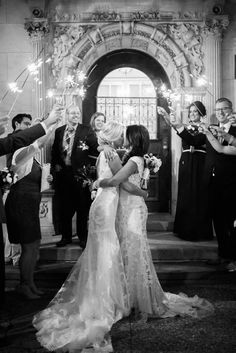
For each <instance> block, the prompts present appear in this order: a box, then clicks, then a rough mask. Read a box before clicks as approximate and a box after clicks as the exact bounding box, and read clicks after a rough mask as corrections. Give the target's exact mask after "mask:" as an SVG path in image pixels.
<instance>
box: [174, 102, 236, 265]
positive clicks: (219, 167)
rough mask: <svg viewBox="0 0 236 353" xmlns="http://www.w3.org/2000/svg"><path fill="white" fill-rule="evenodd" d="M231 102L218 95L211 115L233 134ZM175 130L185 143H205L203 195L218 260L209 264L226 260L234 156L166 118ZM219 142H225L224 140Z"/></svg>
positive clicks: (235, 180) (235, 185) (235, 191)
mask: <svg viewBox="0 0 236 353" xmlns="http://www.w3.org/2000/svg"><path fill="white" fill-rule="evenodd" d="M232 111H233V109H232V102H231V101H230V100H229V99H228V98H224V97H222V98H219V99H217V100H216V103H215V114H216V118H217V120H218V125H219V126H220V127H222V128H224V130H225V132H227V133H229V134H231V135H232V136H234V137H235V136H236V126H234V124H232V123H231V121H230V120H231V116H232ZM170 121H171V124H172V125H173V126H175V128H176V129H177V130H178V134H179V135H180V137H181V138H182V139H183V140H184V141H185V142H186V143H188V144H189V145H192V146H199V145H203V144H204V143H205V144H206V161H205V167H204V174H203V179H204V182H205V183H206V190H207V197H208V198H209V205H210V211H211V215H212V219H213V225H214V229H215V233H216V238H217V242H218V259H217V260H216V261H214V262H212V264H221V263H227V262H229V261H230V260H231V249H230V248H229V241H228V240H229V234H230V231H231V227H232V222H231V221H230V220H229V216H228V215H229V214H231V210H232V209H234V207H235V203H234V200H235V199H236V156H234V155H225V154H223V153H219V152H217V151H216V150H215V149H214V148H213V147H212V145H211V144H210V143H209V141H208V139H207V138H206V136H205V134H203V133H200V134H197V135H195V136H193V135H191V134H190V133H189V132H188V131H187V129H186V128H185V127H184V126H183V124H182V123H181V122H180V121H178V119H175V120H170ZM222 143H223V145H228V142H227V141H226V140H224V141H223V142H222Z"/></svg>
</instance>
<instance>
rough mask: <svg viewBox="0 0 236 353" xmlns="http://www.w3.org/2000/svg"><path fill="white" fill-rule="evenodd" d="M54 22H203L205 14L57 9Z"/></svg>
mask: <svg viewBox="0 0 236 353" xmlns="http://www.w3.org/2000/svg"><path fill="white" fill-rule="evenodd" d="M50 17H51V19H52V22H70V23H73V22H77V23H78V22H80V23H92V22H94V23H109V22H120V21H135V22H139V21H141V22H146V21H147V22H163V21H164V22H166V21H178V22H185V21H195V22H196V21H202V20H203V19H204V17H205V13H202V12H197V11H186V12H183V13H181V12H176V11H157V10H147V11H127V12H116V11H96V12H84V13H81V12H78V11H76V12H65V11H64V9H62V8H60V7H56V8H55V10H51V11H50Z"/></svg>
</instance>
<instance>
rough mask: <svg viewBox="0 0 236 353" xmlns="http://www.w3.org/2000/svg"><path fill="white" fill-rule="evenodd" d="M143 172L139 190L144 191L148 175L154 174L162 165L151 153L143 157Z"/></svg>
mask: <svg viewBox="0 0 236 353" xmlns="http://www.w3.org/2000/svg"><path fill="white" fill-rule="evenodd" d="M143 158H144V163H145V164H144V171H143V175H142V179H141V188H142V189H144V190H146V189H147V187H148V181H149V179H150V174H156V173H157V172H158V170H159V169H160V167H161V165H162V161H161V159H160V158H157V157H155V156H154V155H153V154H152V153H148V154H145V155H144V157H143Z"/></svg>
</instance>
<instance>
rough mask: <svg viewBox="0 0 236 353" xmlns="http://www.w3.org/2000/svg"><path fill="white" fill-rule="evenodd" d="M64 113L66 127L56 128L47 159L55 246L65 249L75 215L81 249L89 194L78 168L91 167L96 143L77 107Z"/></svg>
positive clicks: (85, 233)
mask: <svg viewBox="0 0 236 353" xmlns="http://www.w3.org/2000/svg"><path fill="white" fill-rule="evenodd" d="M66 113H67V124H66V125H63V126H61V127H59V128H57V129H56V132H55V140H54V143H53V146H52V158H51V173H52V175H53V183H54V190H55V193H56V194H57V199H58V202H59V206H58V209H59V214H60V228H61V233H62V238H61V240H60V241H59V242H58V243H57V246H58V247H62V246H66V245H67V244H70V243H71V242H72V240H71V239H72V218H73V216H74V214H75V212H76V228H77V236H78V238H79V245H80V246H81V247H82V248H85V246H86V241H87V222H88V213H89V208H90V205H91V195H90V191H89V188H88V186H87V185H86V186H85V185H84V183H83V178H81V169H82V168H83V167H88V165H95V162H96V156H97V155H98V151H97V147H98V144H97V138H96V135H95V134H94V132H93V131H92V129H91V128H90V127H88V126H86V125H84V124H82V115H81V111H80V109H79V107H78V106H75V105H73V106H70V107H69V108H68V109H67V111H66Z"/></svg>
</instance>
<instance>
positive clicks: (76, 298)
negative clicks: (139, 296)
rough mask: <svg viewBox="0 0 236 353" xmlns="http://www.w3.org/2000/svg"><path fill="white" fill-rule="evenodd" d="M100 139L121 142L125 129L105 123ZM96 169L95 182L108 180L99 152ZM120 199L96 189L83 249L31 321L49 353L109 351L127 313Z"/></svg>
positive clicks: (113, 191) (111, 192)
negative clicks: (118, 216) (117, 325)
mask: <svg viewBox="0 0 236 353" xmlns="http://www.w3.org/2000/svg"><path fill="white" fill-rule="evenodd" d="M100 134H101V135H100V140H102V142H103V143H104V142H105V143H107V144H111V142H113V143H114V145H119V144H120V143H122V142H123V127H122V126H121V125H120V124H118V123H115V122H111V123H107V124H106V125H105V128H104V130H103V132H102V133H100ZM117 159H119V158H118V155H117ZM97 169H98V176H99V178H110V177H112V172H111V169H110V167H109V164H108V162H107V161H106V158H105V155H104V153H103V152H101V153H100V156H99V161H98V166H97ZM126 188H127V190H129V191H130V192H135V190H136V191H137V193H138V194H142V193H143V192H141V193H140V189H139V188H137V187H136V186H134V185H133V184H131V185H129V183H126ZM118 196H119V195H118V189H117V188H116V187H108V188H106V189H101V188H100V189H98V191H97V195H96V198H95V200H94V202H93V203H92V205H91V209H90V213H89V230H88V241H87V246H86V248H85V250H84V252H83V254H82V255H81V257H80V258H79V260H78V261H77V263H76V264H75V265H74V267H73V269H72V271H71V273H70V275H69V276H68V278H67V280H66V281H65V283H64V284H63V286H62V287H61V289H60V290H59V292H58V293H57V294H56V296H55V297H54V299H53V300H52V301H51V302H50V304H49V306H48V307H47V308H46V309H45V310H43V311H41V312H39V313H38V314H37V315H35V317H34V319H33V325H34V327H35V328H36V329H37V331H38V332H37V334H36V335H37V339H38V341H39V342H40V343H41V345H42V346H44V347H45V348H47V349H48V350H49V351H57V352H70V353H73V352H76V353H78V352H81V351H82V352H86V351H88V350H87V349H86V348H85V347H89V346H91V347H92V348H91V349H90V348H89V352H91V351H94V352H112V351H113V349H112V345H111V341H110V337H109V331H110V329H111V326H112V325H113V324H114V323H115V322H116V321H118V320H120V319H121V318H122V317H124V316H127V315H129V313H130V304H129V293H128V291H127V281H126V276H125V272H124V266H123V261H122V256H121V252H120V244H119V240H118V238H117V234H116V231H115V219H116V213H117V205H118Z"/></svg>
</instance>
